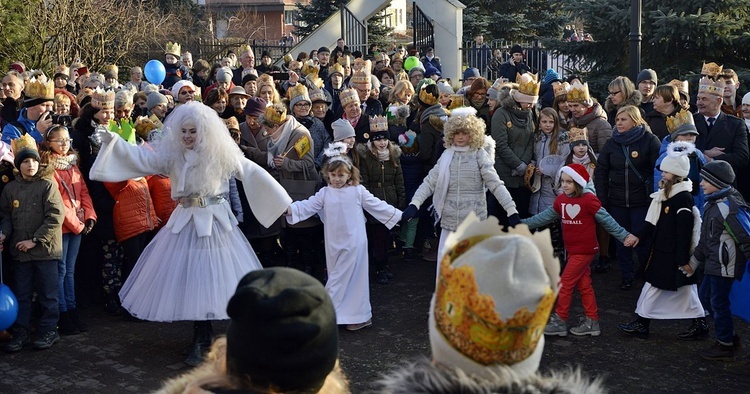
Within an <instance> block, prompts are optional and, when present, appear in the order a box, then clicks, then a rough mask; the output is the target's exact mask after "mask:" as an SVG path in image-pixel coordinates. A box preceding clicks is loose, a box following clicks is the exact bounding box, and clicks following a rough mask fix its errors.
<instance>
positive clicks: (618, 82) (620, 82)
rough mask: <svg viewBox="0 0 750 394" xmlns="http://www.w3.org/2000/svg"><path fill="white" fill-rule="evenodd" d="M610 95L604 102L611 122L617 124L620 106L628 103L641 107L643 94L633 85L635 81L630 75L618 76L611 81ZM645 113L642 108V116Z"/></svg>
mask: <svg viewBox="0 0 750 394" xmlns="http://www.w3.org/2000/svg"><path fill="white" fill-rule="evenodd" d="M607 89H608V90H609V95H608V96H607V101H606V102H605V103H604V108H605V109H606V110H607V118H608V120H609V124H610V125H612V126H614V125H615V116H616V115H617V111H619V110H620V108H622V107H624V106H626V105H632V106H635V107H638V108H640V105H641V101H642V100H643V95H642V94H641V92H639V91H638V89H636V88H635V85H633V81H631V80H630V78H628V77H622V76H620V77H617V78H615V79H613V80H612V82H610V83H609V86H608V87H607ZM643 115H645V113H644V112H643V110H641V116H643Z"/></svg>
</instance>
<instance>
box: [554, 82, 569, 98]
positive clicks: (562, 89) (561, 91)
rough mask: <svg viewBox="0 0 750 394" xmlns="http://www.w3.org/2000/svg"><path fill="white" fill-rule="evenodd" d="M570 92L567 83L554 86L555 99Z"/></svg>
mask: <svg viewBox="0 0 750 394" xmlns="http://www.w3.org/2000/svg"><path fill="white" fill-rule="evenodd" d="M569 90H570V84H569V83H567V82H563V83H561V84H558V85H557V86H555V97H560V96H564V95H566V94H568V91H569Z"/></svg>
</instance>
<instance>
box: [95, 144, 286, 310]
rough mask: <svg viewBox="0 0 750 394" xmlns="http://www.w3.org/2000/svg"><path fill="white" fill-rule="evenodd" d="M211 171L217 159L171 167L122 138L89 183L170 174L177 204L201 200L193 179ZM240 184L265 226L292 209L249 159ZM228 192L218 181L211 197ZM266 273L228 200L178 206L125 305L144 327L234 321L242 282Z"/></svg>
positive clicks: (123, 294)
mask: <svg viewBox="0 0 750 394" xmlns="http://www.w3.org/2000/svg"><path fill="white" fill-rule="evenodd" d="M205 165H210V158H203V157H199V156H198V155H197V154H196V153H195V152H194V151H192V150H189V151H186V153H185V154H184V155H183V157H182V158H179V159H177V160H174V162H171V163H170V162H169V161H168V160H166V159H165V158H164V157H163V156H161V155H159V153H157V152H154V151H153V150H151V149H149V148H148V147H146V146H132V145H129V144H128V143H127V142H126V141H125V140H123V139H122V138H120V137H118V136H116V135H115V136H114V137H113V138H112V141H111V142H108V143H104V144H103V145H102V147H101V149H100V150H99V155H98V156H97V159H96V161H95V162H94V165H93V166H92V168H91V173H90V177H91V179H94V180H99V181H105V182H117V181H122V180H125V179H129V178H134V177H138V176H144V175H151V174H169V178H170V180H171V184H172V198H173V199H175V200H178V199H179V198H180V197H187V196H191V195H195V194H196V193H195V191H196V190H199V186H200V185H198V184H196V182H197V180H195V179H193V178H191V176H190V174H191V169H192V168H195V167H197V166H205ZM235 177H236V178H237V179H238V180H240V181H242V185H243V187H244V188H245V193H246V195H247V199H248V202H249V203H250V208H251V209H252V211H253V214H255V216H256V217H257V219H258V221H259V222H260V223H261V224H262V225H264V226H266V227H268V226H270V225H271V224H272V223H273V222H274V221H275V220H276V219H278V218H279V217H280V216H281V215H283V213H284V211H286V209H287V207H288V206H289V204H291V199H290V198H289V195H288V194H287V193H286V191H285V190H284V188H283V187H281V185H279V183H278V182H277V181H276V180H275V179H273V177H272V176H271V175H270V174H269V173H268V172H267V171H265V170H264V169H263V168H261V167H259V166H258V165H256V164H255V163H253V162H251V161H250V160H247V159H244V158H242V160H241V161H240V162H239V167H238V168H237V169H236V175H235ZM228 190H229V183H228V182H223V184H222V183H221V182H216V187H215V190H214V191H213V192H212V193H211V194H210V196H219V195H223V194H225V193H227V192H228ZM207 197H208V196H207ZM261 268H262V266H261V265H260V262H259V261H258V258H257V257H256V255H255V252H254V251H253V249H252V247H251V246H250V243H249V242H248V241H247V239H246V238H245V236H244V235H243V234H242V232H241V231H240V229H239V228H238V227H237V219H236V218H235V217H234V214H232V210H231V208H230V205H229V203H228V202H227V201H222V202H220V203H217V204H212V205H207V206H205V207H188V208H185V207H183V206H182V205H178V206H177V208H176V209H175V210H174V212H173V213H172V216H171V217H170V218H169V221H168V222H167V224H166V225H165V226H164V228H162V229H161V230H160V231H159V233H157V235H156V237H154V239H153V240H152V241H151V243H149V244H148V246H146V249H145V250H144V251H143V253H142V254H141V257H140V258H139V259H138V262H137V263H136V265H135V268H134V269H133V272H132V273H131V274H130V277H128V279H127V281H126V282H125V284H124V285H123V287H122V290H120V300H121V301H122V306H123V307H124V308H125V309H127V310H128V311H129V312H130V313H131V314H132V315H133V316H135V317H138V318H140V319H144V320H150V321H163V322H168V321H177V320H223V319H228V318H229V317H228V316H227V312H226V307H227V304H228V302H229V299H230V298H231V297H232V295H233V294H234V292H235V290H236V287H237V283H239V281H240V279H242V277H243V276H244V275H245V274H247V273H248V272H250V271H253V270H257V269H261Z"/></svg>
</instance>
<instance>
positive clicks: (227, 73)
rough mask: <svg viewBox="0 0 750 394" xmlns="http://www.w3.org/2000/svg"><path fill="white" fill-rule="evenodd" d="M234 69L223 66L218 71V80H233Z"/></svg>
mask: <svg viewBox="0 0 750 394" xmlns="http://www.w3.org/2000/svg"><path fill="white" fill-rule="evenodd" d="M232 76H233V74H232V69H231V68H229V67H222V68H220V69H219V70H218V71H216V82H229V81H231V80H232Z"/></svg>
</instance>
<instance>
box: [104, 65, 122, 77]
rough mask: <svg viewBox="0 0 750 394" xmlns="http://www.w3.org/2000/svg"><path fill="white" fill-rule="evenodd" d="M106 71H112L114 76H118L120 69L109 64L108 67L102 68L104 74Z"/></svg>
mask: <svg viewBox="0 0 750 394" xmlns="http://www.w3.org/2000/svg"><path fill="white" fill-rule="evenodd" d="M107 71H113V72H114V73H115V75H119V74H120V69H119V68H118V67H117V66H116V65H114V64H110V65H107V66H106V67H104V72H105V73H106V72H107Z"/></svg>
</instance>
